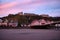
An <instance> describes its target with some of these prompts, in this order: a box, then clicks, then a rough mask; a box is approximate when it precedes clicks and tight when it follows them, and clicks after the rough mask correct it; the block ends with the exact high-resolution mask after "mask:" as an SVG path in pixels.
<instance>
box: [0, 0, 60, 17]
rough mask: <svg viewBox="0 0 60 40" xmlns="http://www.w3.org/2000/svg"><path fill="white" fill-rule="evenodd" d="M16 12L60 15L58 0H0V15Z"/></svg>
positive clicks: (59, 0)
mask: <svg viewBox="0 0 60 40" xmlns="http://www.w3.org/2000/svg"><path fill="white" fill-rule="evenodd" d="M18 12H24V13H35V14H38V15H41V14H48V15H50V16H60V0H0V17H3V16H7V15H8V14H17V13H18Z"/></svg>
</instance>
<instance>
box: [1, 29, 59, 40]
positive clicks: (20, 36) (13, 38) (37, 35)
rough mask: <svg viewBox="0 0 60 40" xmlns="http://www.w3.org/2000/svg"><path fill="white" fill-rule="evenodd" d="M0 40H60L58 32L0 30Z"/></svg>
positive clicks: (44, 30) (50, 30)
mask: <svg viewBox="0 0 60 40" xmlns="http://www.w3.org/2000/svg"><path fill="white" fill-rule="evenodd" d="M0 40H60V30H55V29H0Z"/></svg>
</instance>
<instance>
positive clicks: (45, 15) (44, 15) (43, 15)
mask: <svg viewBox="0 0 60 40" xmlns="http://www.w3.org/2000/svg"><path fill="white" fill-rule="evenodd" d="M40 16H42V17H49V15H47V14H41V15H40Z"/></svg>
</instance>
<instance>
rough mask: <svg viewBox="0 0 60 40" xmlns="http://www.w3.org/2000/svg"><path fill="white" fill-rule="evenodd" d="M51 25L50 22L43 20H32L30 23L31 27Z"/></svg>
mask: <svg viewBox="0 0 60 40" xmlns="http://www.w3.org/2000/svg"><path fill="white" fill-rule="evenodd" d="M50 23H52V21H50V20H45V19H40V20H34V21H32V22H31V24H30V25H31V26H35V25H46V24H50Z"/></svg>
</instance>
